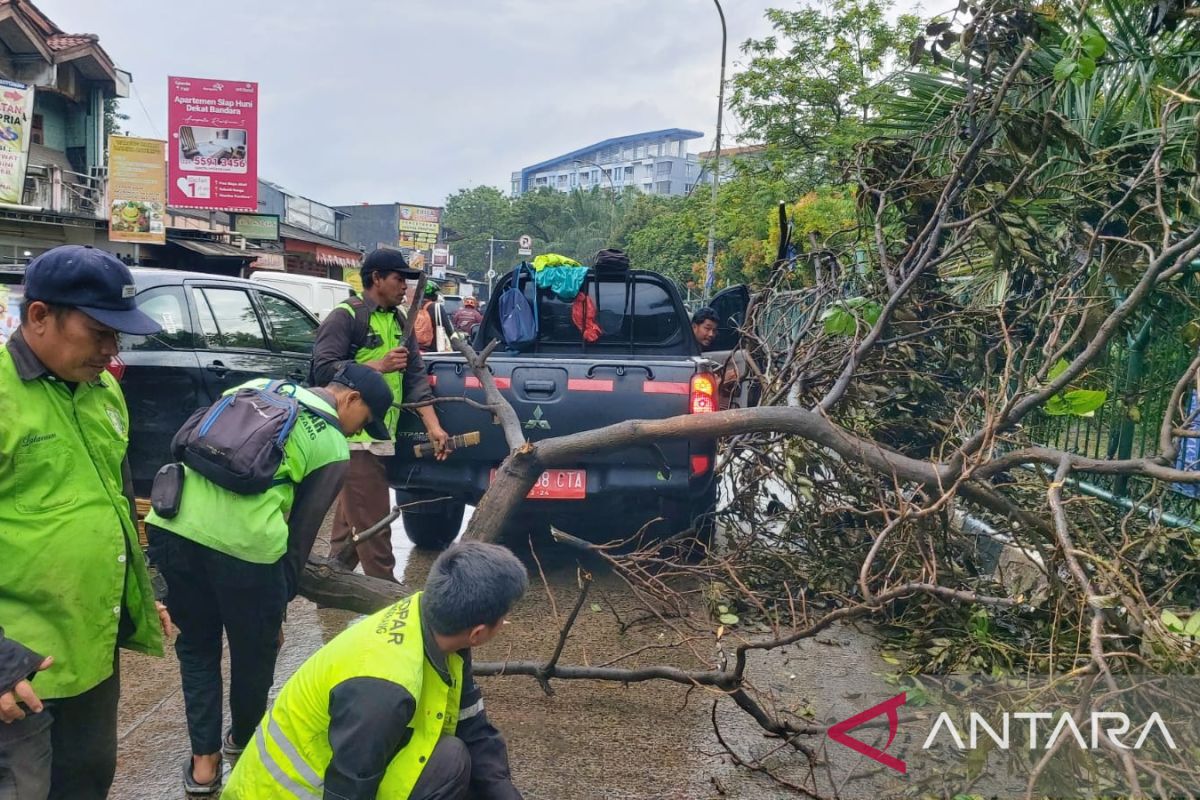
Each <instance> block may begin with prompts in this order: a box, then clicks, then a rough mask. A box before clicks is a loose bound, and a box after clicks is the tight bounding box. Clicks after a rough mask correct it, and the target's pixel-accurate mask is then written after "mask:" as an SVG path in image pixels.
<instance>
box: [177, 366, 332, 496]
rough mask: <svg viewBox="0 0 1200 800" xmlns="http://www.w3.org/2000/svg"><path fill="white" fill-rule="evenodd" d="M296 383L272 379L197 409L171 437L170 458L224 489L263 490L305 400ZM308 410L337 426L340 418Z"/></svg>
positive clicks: (272, 477)
mask: <svg viewBox="0 0 1200 800" xmlns="http://www.w3.org/2000/svg"><path fill="white" fill-rule="evenodd" d="M289 388H290V389H291V391H292V393H293V394H294V392H295V390H296V388H297V387H296V385H295V384H294V383H289V382H286V381H272V382H270V383H268V384H267V385H266V386H264V387H263V388H261V389H253V388H250V387H243V388H241V389H238V390H237V391H236V392H234V393H233V394H229V395H226V396H225V397H222V398H221V399H220V400H219V401H217V402H216V403H214V404H213V405H211V406H206V407H205V408H201V409H198V410H197V411H196V412H195V413H193V414H192V416H191V417H189V418H188V421H187V422H185V423H183V427H182V428H180V429H179V432H178V433H176V434H175V438H173V439H172V440H171V456H172V458H174V459H175V460H176V461H180V462H182V463H184V464H186V465H187V466H188V467H190V468H191V469H193V470H195V471H196V472H198V473H200V474H201V475H203V476H204V477H206V478H208V479H209V480H210V481H212V482H213V483H215V484H217V485H218V486H220V487H221V488H223V489H228V490H229V491H231V492H236V493H237V494H259V493H261V492H265V491H266V490H267V489H270V488H271V486H272V485H274V483H275V473H276V472H278V471H279V465H280V464H281V463H282V462H283V447H284V445H285V444H286V443H287V440H288V437H289V436H290V435H291V433H292V430H293V429H294V428H295V427H296V419H297V417H298V416H299V415H300V410H301V403H300V401H299V400H297V399H296V398H295V397H294V396H293V394H287V393H286V392H287V390H288V389H289ZM304 410H307V411H309V412H311V413H313V414H316V415H317V416H318V417H320V418H321V419H323V420H325V421H326V422H328V423H330V424H332V425H337V424H339V423H338V420H337V418H336V417H333V416H331V415H330V414H328V413H327V412H325V411H321V410H318V409H315V408H313V407H311V406H308V405H304Z"/></svg>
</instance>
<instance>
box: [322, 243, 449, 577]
mask: <svg viewBox="0 0 1200 800" xmlns="http://www.w3.org/2000/svg"><path fill="white" fill-rule="evenodd" d="M420 275H421V273H420V272H419V271H418V270H414V269H412V268H410V267H409V266H408V262H407V261H405V260H404V255H403V254H402V253H401V252H400V251H399V250H391V249H384V248H381V249H379V250H375V251H374V252H372V253H370V254H368V255H367V257H366V258H365V259H364V260H363V266H362V281H363V296H362V297H361V298H353V297H352V298H350V299H348V300H347V301H346V302H344V303H341V304H339V305H337V306H335V307H334V308H333V309H332V310H331V311H330V312H329V314H328V315H326V317H325V320H324V321H323V322H322V323H321V327H320V328H318V329H317V338H316V342H315V343H314V344H313V361H312V375H311V378H312V380H311V381H310V383H313V384H314V385H324V384H326V383H328V382H329V380H330V379H331V378H332V377H333V375H334V373H335V372H336V371H337V369H338V368H339V367H340V366H341V365H343V364H345V363H347V362H357V363H359V364H365V365H366V366H368V367H370V368H371V369H373V370H375V371H376V372H379V373H380V374H382V375H383V377H384V380H386V381H387V382H388V385H389V386H390V387H391V388H392V394H393V395H395V398H396V403H422V402H425V401H427V400H431V399H433V390H432V389H431V388H430V386H429V378H428V377H427V376H426V375H425V365H424V363H423V362H422V361H421V355H420V353H418V352H415V351H414V352H409V351H408V348H407V347H405V344H404V340H405V333H406V330H407V327H406V324H405V320H404V312H403V311H402V310H401V308H400V307H401V305H402V304H403V303H404V299H405V293H406V292H407V289H408V279H409V278H419V277H420ZM417 413H418V414H419V415H420V417H421V422H422V423H423V424H424V426H425V431H426V433H427V434H428V435H429V440H430V441H431V442H433V444H434V446H435V447H436V448H438V453H437V457H438V458H439V459H444V458H446V456H447V455H448V454H449V450H448V449H447V444H448V442H449V441H450V436H449V434H447V433H446V431H445V430H444V429H443V428H442V425H441V423H440V422H439V421H438V416H437V411H435V410H434V408H433V406H432V405H427V406H423V407H421V408H418V409H417ZM399 419H400V411H399V409H393V411H392V413H391V414H389V415H388V418H387V420H386V421H385V423H386V425H387V431H388V438H387V439H384V440H381V439H376V438H372V437H371V436H369V435H366V434H364V435H362V436H358V437H354V438H352V439H351V440H350V468H349V472H348V474H347V476H346V483H345V485H344V487H343V488H342V493H341V495H340V497H339V498H338V507H337V512H336V514H335V515H334V519H333V531H332V534H331V536H330V540H331V541H330V551H331V552H332V553H334V554H335V555H340V554H341V551H342V550H343V549H345V548H348V547H354V548H355V558H354V559H353V561H356V562H357V561H361V562H362V567H363V572H365V573H366V574H367V575H370V576H371V577H373V578H383V579H384V580H389V581H395V580H396V577H395V575H394V574H393V570H394V569H395V567H396V557H395V555H394V554H393V553H392V540H391V535H390V532H389V531H385V532H384V533H382V534H380V535H378V536H373V537H371V538H370V539H368V540H366V541H365V542H360V543H358V544H357V545H355V543H354V542H353V540H352V539H351V538H350V537H351V533H352V531H363V530H366V529H367V528H369V527H371V526H372V525H374V524H375V523H376V522H378V521H379V520H380V519H382V518H383V517H384V516H386V515H387V513H388V510H389V509H390V506H391V504H390V502H389V496H388V480H387V472H386V470H385V468H384V463H383V458H385V457H387V456H390V455H392V454H393V453H394V452H395V444H396V443H395V437H396V423H397V422H398V421H399Z"/></svg>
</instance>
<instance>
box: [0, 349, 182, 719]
mask: <svg viewBox="0 0 1200 800" xmlns="http://www.w3.org/2000/svg"><path fill="white" fill-rule="evenodd" d="M0 420H2V421H3V422H2V423H0V623H2V624H3V626H4V628H5V632H6V634H7V635H8V636H9V637H10V638H12V639H14V640H16V641H18V642H20V643H21V644H23V645H25V646H26V647H28V648H30V649H32V650H35V651H37V652H38V653H41V654H42V655H46V656H54V665H53V666H52V667H50V668H49V669H48V670H45V671H44V672H39V673H38V674H37V677H36V678H35V679H34V682H33V688H34V690H35V691H36V692H37V693H38V695H39V696H40V697H42V698H43V699H47V698H56V697H74V696H75V695H78V694H82V693H83V692H86V691H87V690H88V689H91V688H93V687H94V686H96V685H97V684H99V683H100V682H101V681H103V680H105V679H106V678H108V677H109V676H110V675H111V674H112V670H113V653H114V652H115V650H116V648H117V646H118V644H120V646H122V647H127V648H129V649H131V650H136V651H138V652H141V653H149V654H153V655H162V628H161V627H160V625H159V622H158V614H157V612H156V611H155V608H154V592H153V590H152V589H151V586H150V576H149V575H148V574H147V572H146V563H145V560H144V559H143V557H142V551H141V548H140V547H139V545H138V538H137V529H136V528H135V527H134V523H133V517H132V515H131V509H130V508H129V501H128V500H127V499H126V497H125V495H124V493H123V487H122V476H121V466H122V464H123V463H124V461H125V451H126V449H127V447H128V443H129V439H128V432H129V416H128V412H127V410H126V407H125V397H124V395H122V394H121V388H120V386H118V384H117V381H116V379H114V378H113V377H112V375H110V374H108V373H107V372H102V373H100V377H99V378H98V379H97V380H95V381H93V382H92V383H81V384H78V385H76V386H74V387H72V386H71V385H70V384H68V383H65V382H63V381H61V380H59V379H58V378H55V377H54V376H52V375H50V374H49V372H48V371H47V370H46V368H45V367H44V366H43V365H42V364H41V362H40V361H38V360H37V357H36V356H35V355H34V354H33V351H31V350H30V349H29V348H28V345H26V344H25V342H24V339H23V338H22V337H21V336H20V333H19V332H18V334H17V335H16V336H14V337H13V339H12V340H10V341H9V342H8V344H6V345H4V346H3V347H0ZM123 616H124V617H125V619H126V621H125V625H124V627H123V628H122V624H121V623H122V617H123Z"/></svg>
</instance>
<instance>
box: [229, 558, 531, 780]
mask: <svg viewBox="0 0 1200 800" xmlns="http://www.w3.org/2000/svg"><path fill="white" fill-rule="evenodd" d="M527 583H528V578H527V576H526V572H525V567H524V565H522V564H521V562H520V560H519V559H517V557H516V556H514V555H513V554H512V553H511V552H509V551H508V550H507V549H506V548H504V547H501V546H499V545H494V544H484V543H482V542H461V543H459V544H455V545H451V547H450V548H449V549H448V550H446V551H445V552H444V553H442V554H441V555H440V556H438V558H437V560H436V561H434V563H433V567H432V568H430V571H429V577H428V579H427V580H426V583H425V590H424V591H423V592H418V593H416V594H414V595H412V596H411V597H406V598H404V599H403V600H401V601H400V602H398V603H395V604H393V605H391V606H388V607H387V608H385V609H383V610H382V611H380V612H378V613H376V614H374V615H373V616H370V617H367V618H366V619H364V620H362V621H360V622H358V623H356V624H354V625H353V626H351V627H350V628H349V629H347V630H346V631H344V632H343V633H342V634H340V635H339V636H338V637H337V638H335V639H333V640H332V641H331V642H329V643H328V644H327V645H325V646H324V647H322V648H321V649H320V650H318V651H317V652H316V653H315V654H314V655H313V656H312V657H311V658H309V659H308V661H306V662H304V664H303V665H302V666H301V667H300V669H299V670H297V671H296V673H295V674H294V675H293V676H292V677H291V678H290V679H289V680H288V682H287V683H285V684H284V686H283V689H282V690H281V691H280V693H279V697H278V699H277V700H276V701H275V704H274V705H273V706H272V708H271V710H270V711H268V712H267V715H266V717H264V718H263V721H262V723H260V724H259V726H258V730H257V731H256V732H255V735H254V742H253V744H252V745H251V746H250V747H249V748H248V749H247V750H246V752H245V753H244V754H243V755H242V757H241V759H240V760H239V761H238V764H237V766H236V767H235V768H234V770H233V774H232V775H230V778H229V784H228V786H227V787H226V789H225V794H224V795H222V797H223V798H224V799H225V800H273V799H274V798H280V799H281V800H282V798H289V799H290V798H296V797H300V798H306V799H307V798H321V797H324V798H338V800H370V799H371V798H376V797H380V798H394V799H395V800H405V799H407V800H434V799H435V798H436V799H437V800H442V799H443V798H444V799H445V800H450V799H451V798H457V799H461V798H463V797H465V796H466V793H467V792H468V791H471V792H472V793H473V794H474V796H475V797H478V798H482V800H520V797H521V794H520V792H518V791H517V789H516V787H514V786H513V783H512V777H511V775H510V773H509V766H508V750H507V747H506V746H505V744H504V740H503V738H501V736H500V732H499V731H497V730H496V728H495V727H494V726H493V725H492V724H491V722H490V721H489V720H488V718H487V714H486V713H485V712H484V710H483V696H482V695H481V693H480V691H479V688H478V687H477V686H476V685H475V681H474V679H473V678H472V675H471V648H473V647H478V646H480V645H482V644H485V643H486V642H488V641H490V640H491V639H492V638H493V637H494V636H496V634H497V633H499V632H500V629H501V627H502V626H503V625H504V623H505V617H506V616H507V615H508V612H509V610H510V609H511V608H512V606H513V604H515V603H516V601H517V600H518V599H520V597H521V595H522V594H524V592H525V587H526V585H527Z"/></svg>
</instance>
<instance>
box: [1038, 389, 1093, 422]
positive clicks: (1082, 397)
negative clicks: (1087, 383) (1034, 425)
mask: <svg viewBox="0 0 1200 800" xmlns="http://www.w3.org/2000/svg"><path fill="white" fill-rule="evenodd" d="M1106 400H1108V392H1106V391H1104V390H1103V389H1072V390H1071V391H1069V392H1062V393H1060V394H1056V395H1055V396H1054V397H1051V398H1050V399H1049V400H1047V401H1046V405H1045V407H1044V408H1043V409H1042V410H1043V411H1045V412H1046V413H1047V414H1049V415H1050V416H1052V417H1068V416H1069V417H1090V416H1092V415H1093V414H1095V413H1096V411H1097V409H1099V408H1100V407H1101V406H1103V405H1104V402H1105V401H1106Z"/></svg>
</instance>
